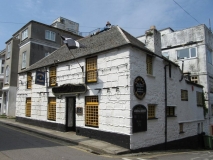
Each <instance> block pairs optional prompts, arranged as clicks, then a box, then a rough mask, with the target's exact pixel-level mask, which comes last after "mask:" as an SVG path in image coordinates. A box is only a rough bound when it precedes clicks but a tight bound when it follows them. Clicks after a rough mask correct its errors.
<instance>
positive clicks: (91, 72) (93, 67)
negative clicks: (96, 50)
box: [86, 57, 97, 83]
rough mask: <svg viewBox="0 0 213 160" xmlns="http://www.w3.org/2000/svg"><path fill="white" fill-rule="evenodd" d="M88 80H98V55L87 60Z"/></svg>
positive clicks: (88, 81)
mask: <svg viewBox="0 0 213 160" xmlns="http://www.w3.org/2000/svg"><path fill="white" fill-rule="evenodd" d="M86 73H87V74H86V82H87V83H90V82H97V57H92V58H88V59H87V60H86Z"/></svg>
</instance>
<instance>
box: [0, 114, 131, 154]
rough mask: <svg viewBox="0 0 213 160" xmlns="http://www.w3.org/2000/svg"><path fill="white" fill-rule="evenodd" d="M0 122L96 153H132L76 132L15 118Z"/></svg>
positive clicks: (0, 121) (0, 120)
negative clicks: (24, 121) (43, 126)
mask: <svg viewBox="0 0 213 160" xmlns="http://www.w3.org/2000/svg"><path fill="white" fill-rule="evenodd" d="M0 123H1V124H4V125H7V126H11V127H15V128H19V129H22V130H26V131H30V132H34V133H37V134H40V135H42V136H46V137H48V138H53V139H57V140H61V141H65V142H69V143H72V144H74V145H78V146H79V147H80V148H82V149H84V150H87V151H89V152H91V153H95V154H109V155H121V154H127V153H130V150H129V149H126V148H123V147H120V146H117V145H114V144H111V143H107V142H104V141H100V140H96V139H92V138H89V137H84V136H78V135H76V133H75V132H60V131H56V130H51V129H46V128H42V127H37V126H33V125H28V124H24V123H20V122H16V120H15V118H0Z"/></svg>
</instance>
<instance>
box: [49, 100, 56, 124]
mask: <svg viewBox="0 0 213 160" xmlns="http://www.w3.org/2000/svg"><path fill="white" fill-rule="evenodd" d="M47 119H48V120H52V121H55V120H56V98H55V97H49V99H48V114H47Z"/></svg>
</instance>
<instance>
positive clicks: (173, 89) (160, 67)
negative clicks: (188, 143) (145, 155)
mask: <svg viewBox="0 0 213 160" xmlns="http://www.w3.org/2000/svg"><path fill="white" fill-rule="evenodd" d="M130 55H131V59H130V70H131V72H130V86H131V89H130V91H131V94H130V97H131V98H130V99H131V103H130V105H131V113H132V109H133V107H134V106H135V105H137V104H142V105H144V106H145V107H147V109H148V104H156V118H158V119H152V120H148V124H147V125H148V129H147V131H146V132H139V133H134V134H133V133H132V132H131V140H130V142H131V147H130V148H131V149H137V148H141V147H148V146H152V145H154V144H159V143H164V140H165V135H164V129H165V127H164V125H165V118H164V117H165V88H164V86H165V85H164V66H165V64H167V63H164V62H163V61H162V60H161V59H160V58H157V57H156V58H154V59H153V60H154V61H153V75H147V73H146V54H144V53H143V52H141V51H139V50H137V49H132V50H131V52H130ZM137 76H141V77H143V78H144V80H145V82H146V87H147V93H146V96H145V97H144V99H143V100H138V99H137V98H136V97H135V96H134V93H133V86H132V85H133V82H134V79H135V78H136V77H137ZM180 79H181V71H180V69H179V68H178V67H175V66H174V65H173V66H172V77H171V78H169V77H168V67H167V88H168V89H167V94H168V96H167V98H168V102H167V105H168V106H175V112H176V116H177V117H168V118H167V120H168V130H167V131H168V137H167V141H173V140H177V139H181V138H186V137H188V136H194V135H197V123H201V122H203V123H204V124H205V125H204V129H205V131H206V129H207V123H206V122H204V121H205V119H204V115H203V109H202V107H198V106H197V105H196V103H197V102H196V91H199V92H202V88H198V87H196V86H193V91H192V85H188V84H186V82H185V80H184V79H183V80H182V81H181V82H179V80H180ZM181 89H184V90H188V95H189V100H188V101H181ZM179 123H184V132H185V133H183V134H179ZM131 130H132V129H131Z"/></svg>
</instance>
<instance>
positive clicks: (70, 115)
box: [66, 97, 76, 131]
mask: <svg viewBox="0 0 213 160" xmlns="http://www.w3.org/2000/svg"><path fill="white" fill-rule="evenodd" d="M75 120H76V119H75V97H67V98H66V130H67V131H75Z"/></svg>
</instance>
